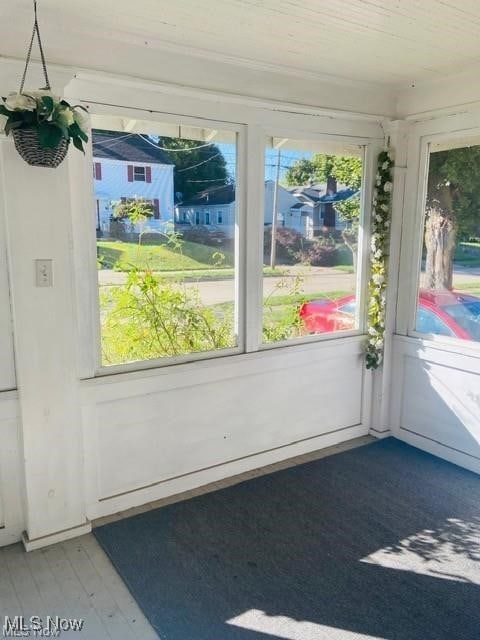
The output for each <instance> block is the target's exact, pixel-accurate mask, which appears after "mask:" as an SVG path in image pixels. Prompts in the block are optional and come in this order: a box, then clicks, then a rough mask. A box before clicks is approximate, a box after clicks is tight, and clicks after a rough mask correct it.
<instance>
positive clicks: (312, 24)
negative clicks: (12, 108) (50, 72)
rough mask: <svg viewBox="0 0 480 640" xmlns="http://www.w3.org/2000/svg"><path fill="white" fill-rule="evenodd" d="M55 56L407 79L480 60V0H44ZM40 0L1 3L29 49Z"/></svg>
mask: <svg viewBox="0 0 480 640" xmlns="http://www.w3.org/2000/svg"><path fill="white" fill-rule="evenodd" d="M38 5H39V12H40V22H41V29H42V33H43V35H44V40H45V49H46V52H47V54H48V58H49V59H50V61H51V62H57V63H62V64H67V65H75V66H82V67H89V68H94V69H102V70H107V71H110V72H116V73H123V74H128V75H135V76H138V77H142V78H151V79H159V80H161V79H162V55H161V52H162V51H165V50H166V49H168V50H170V51H171V50H172V49H173V51H177V52H178V53H179V54H182V53H189V54H192V53H193V54H196V55H200V56H202V57H203V58H205V57H206V58H213V59H215V60H217V61H221V62H229V61H233V60H236V61H237V62H238V63H241V64H244V65H245V66H253V67H258V68H263V69H268V68H270V67H271V69H272V70H273V69H278V70H279V71H283V72H285V71H288V72H289V73H298V74H301V75H303V76H307V77H308V76H311V77H312V78H314V77H315V75H320V76H321V75H324V74H328V75H330V76H334V77H337V78H338V77H340V78H346V79H352V80H355V81H361V82H371V83H378V84H382V85H386V86H390V87H394V88H405V87H408V86H412V85H413V84H415V83H418V82H421V81H424V80H430V79H435V78H441V77H443V76H446V75H449V74H456V73H457V72H459V71H462V70H464V69H466V68H468V67H470V66H472V65H475V64H478V63H480V37H479V31H480V2H479V0H81V1H79V0H77V1H75V2H74V1H72V0H38ZM31 7H32V3H31V0H14V1H13V2H6V1H3V2H1V3H0V54H1V55H4V56H12V57H23V56H24V53H25V48H26V44H27V41H28V38H29V34H30V30H31V11H32V8H31Z"/></svg>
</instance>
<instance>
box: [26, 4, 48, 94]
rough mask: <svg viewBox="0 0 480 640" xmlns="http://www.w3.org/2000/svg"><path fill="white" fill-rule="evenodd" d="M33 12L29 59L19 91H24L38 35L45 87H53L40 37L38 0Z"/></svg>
mask: <svg viewBox="0 0 480 640" xmlns="http://www.w3.org/2000/svg"><path fill="white" fill-rule="evenodd" d="M33 12H34V16H35V20H34V23H33V31H32V37H31V39H30V45H29V47H28V52H27V59H26V61H25V69H24V71H23V76H22V82H21V84H20V91H19V93H22V92H23V87H24V85H25V78H26V77H27V71H28V65H29V64H30V57H31V55H32V48H33V43H34V41H35V36H37V40H38V48H39V49H40V58H41V60H42V67H43V75H44V78H45V89H51V86H50V80H49V79H48V73H47V63H46V61H45V54H44V53H43V45H42V38H41V37H40V29H39V28H38V19H37V0H33Z"/></svg>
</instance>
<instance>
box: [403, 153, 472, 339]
mask: <svg viewBox="0 0 480 640" xmlns="http://www.w3.org/2000/svg"><path fill="white" fill-rule="evenodd" d="M479 198H480V145H467V144H466V143H465V146H459V145H458V143H457V144H449V142H448V141H445V140H442V141H441V142H440V141H439V142H432V143H431V144H430V148H429V157H428V173H427V180H426V189H425V200H424V211H423V242H422V255H421V259H420V264H421V268H420V276H419V286H418V295H417V312H416V316H415V327H414V328H415V331H416V332H417V333H425V334H436V335H443V336H451V337H454V338H457V339H461V340H472V341H476V342H480V213H479V209H478V202H479Z"/></svg>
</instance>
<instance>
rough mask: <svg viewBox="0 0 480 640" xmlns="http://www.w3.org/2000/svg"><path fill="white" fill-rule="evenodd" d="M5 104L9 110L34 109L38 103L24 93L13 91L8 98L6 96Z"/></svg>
mask: <svg viewBox="0 0 480 640" xmlns="http://www.w3.org/2000/svg"><path fill="white" fill-rule="evenodd" d="M5 106H6V107H7V109H8V110H9V111H34V110H35V109H36V108H37V103H36V102H35V100H34V99H33V98H30V97H29V96H27V95H24V94H23V93H11V94H10V95H9V96H8V98H5Z"/></svg>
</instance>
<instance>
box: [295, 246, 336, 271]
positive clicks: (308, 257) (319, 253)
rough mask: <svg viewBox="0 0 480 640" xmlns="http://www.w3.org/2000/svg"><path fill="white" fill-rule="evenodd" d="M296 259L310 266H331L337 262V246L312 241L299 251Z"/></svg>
mask: <svg viewBox="0 0 480 640" xmlns="http://www.w3.org/2000/svg"><path fill="white" fill-rule="evenodd" d="M297 259H298V260H300V262H302V263H303V264H308V265H310V266H312V267H333V266H335V265H336V264H337V260H338V256H337V248H336V246H335V245H332V244H324V243H322V242H312V243H311V244H310V245H309V246H308V247H307V248H306V249H303V250H302V251H299V252H298V254H297Z"/></svg>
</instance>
